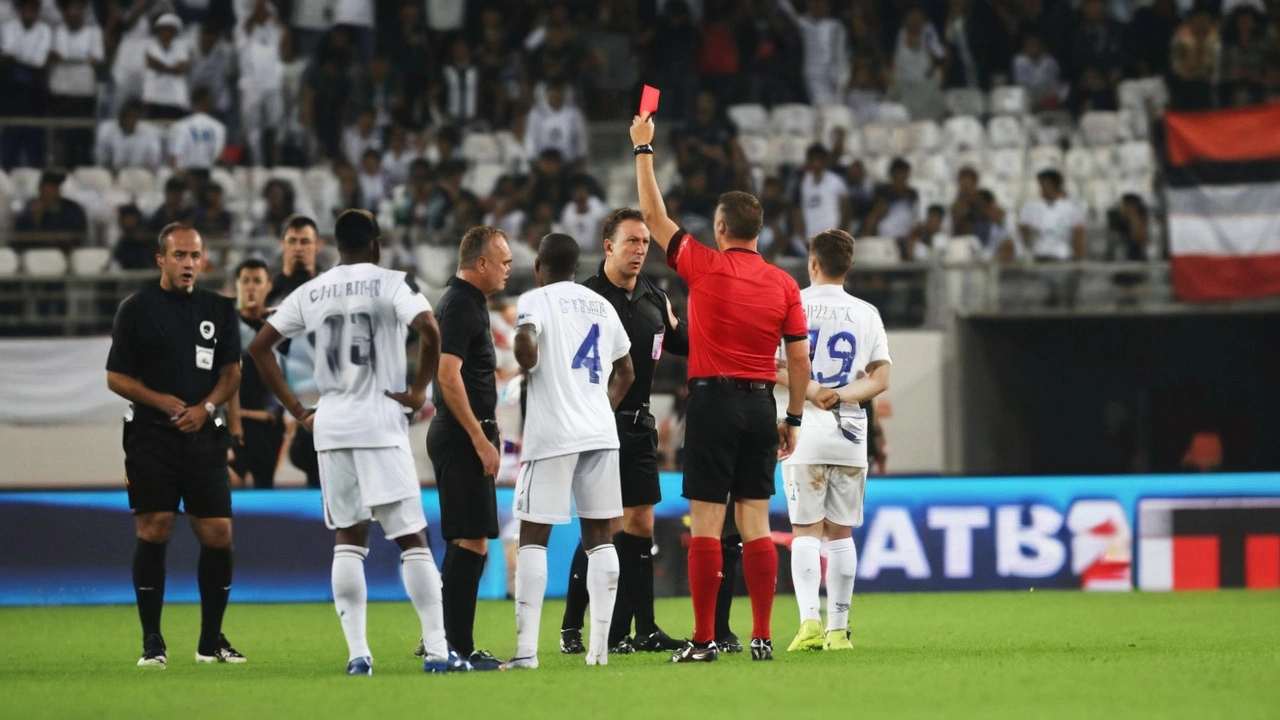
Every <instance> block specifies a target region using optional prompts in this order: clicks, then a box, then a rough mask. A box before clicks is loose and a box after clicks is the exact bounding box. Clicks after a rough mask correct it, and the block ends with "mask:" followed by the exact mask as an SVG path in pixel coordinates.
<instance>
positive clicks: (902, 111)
mask: <svg viewBox="0 0 1280 720" xmlns="http://www.w3.org/2000/svg"><path fill="white" fill-rule="evenodd" d="M876 120H877V121H878V122H882V123H892V124H897V125H901V124H903V123H909V122H911V111H909V110H907V106H906V105H903V104H902V103H894V102H882V103H880V104H879V105H877V106H876Z"/></svg>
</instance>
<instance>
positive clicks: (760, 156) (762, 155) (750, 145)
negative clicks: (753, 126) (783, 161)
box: [738, 135, 769, 165]
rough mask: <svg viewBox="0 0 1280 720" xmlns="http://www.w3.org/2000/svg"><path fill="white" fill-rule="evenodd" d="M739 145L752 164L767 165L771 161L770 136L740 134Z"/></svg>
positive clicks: (748, 161)
mask: <svg viewBox="0 0 1280 720" xmlns="http://www.w3.org/2000/svg"><path fill="white" fill-rule="evenodd" d="M738 145H739V146H741V147H742V154H743V156H744V157H746V159H747V163H748V164H750V165H765V164H767V163H768V162H769V138H767V137H764V136H761V135H739V136H738Z"/></svg>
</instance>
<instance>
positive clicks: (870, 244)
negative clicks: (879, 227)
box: [854, 237, 902, 267]
mask: <svg viewBox="0 0 1280 720" xmlns="http://www.w3.org/2000/svg"><path fill="white" fill-rule="evenodd" d="M854 257H855V258H856V259H857V262H858V264H860V265H863V266H872V267H881V266H887V265H897V264H898V263H900V262H902V257H901V256H900V255H899V254H898V243H896V242H894V241H893V239H892V238H885V237H864V238H858V241H857V243H856V244H855V249H854Z"/></svg>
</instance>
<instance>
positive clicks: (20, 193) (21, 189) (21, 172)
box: [9, 167, 44, 204]
mask: <svg viewBox="0 0 1280 720" xmlns="http://www.w3.org/2000/svg"><path fill="white" fill-rule="evenodd" d="M43 172H44V171H43V170H40V169H38V168H29V167H20V168H14V169H12V170H10V171H9V179H10V180H12V181H13V199H14V200H15V201H20V202H22V203H23V204H26V202H27V201H28V200H30V199H31V198H33V197H35V196H36V194H37V193H38V192H39V191H40V175H41V173H43Z"/></svg>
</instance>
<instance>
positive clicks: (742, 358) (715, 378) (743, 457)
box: [631, 114, 809, 662]
mask: <svg viewBox="0 0 1280 720" xmlns="http://www.w3.org/2000/svg"><path fill="white" fill-rule="evenodd" d="M653 132H654V127H653V119H652V118H650V117H649V116H648V114H645V115H642V116H638V117H636V118H635V119H634V120H633V121H632V123H631V141H632V142H633V143H635V156H636V175H637V183H638V185H639V191H640V209H641V211H642V212H643V213H644V221H645V224H647V225H648V226H649V229H650V231H651V232H652V233H653V239H654V241H655V242H657V243H658V244H659V245H661V246H662V249H663V250H665V251H666V253H667V264H668V265H670V266H671V267H672V268H673V269H674V270H675V271H676V272H677V273H678V274H679V275H680V277H681V278H683V279H684V281H685V283H686V284H687V285H688V286H689V403H688V406H687V411H686V413H687V414H686V416H685V418H686V426H685V451H684V493H683V494H684V496H685V497H686V498H688V500H689V514H690V517H691V526H690V530H691V533H692V535H693V539H692V541H691V542H690V543H689V590H690V594H692V595H693V615H694V631H693V640H692V641H691V642H690V643H689V644H688V645H687V646H686V647H685V648H684V649H683V650H681V651H680V652H678V653H676V654H675V655H674V656H673V657H672V658H671V660H672V661H673V662H711V661H713V660H715V659H716V657H717V656H718V655H719V649H718V648H717V647H716V643H715V614H716V594H717V592H718V591H719V589H720V570H721V555H720V530H721V527H722V526H723V525H724V514H725V504H726V501H727V500H729V499H730V498H731V499H732V500H733V503H734V517H735V519H736V520H737V522H738V531H739V532H740V533H741V535H742V574H743V577H744V578H745V579H746V581H747V590H748V592H749V593H750V595H751V615H752V618H753V620H754V628H753V630H752V633H751V636H752V637H751V659H752V660H772V659H773V643H772V641H771V640H770V638H769V635H770V631H769V616H770V614H771V613H772V612H773V593H774V585H775V583H776V581H777V577H778V550H777V548H776V547H774V544H773V539H772V538H771V537H770V534H769V498H770V497H771V496H772V495H773V493H774V470H775V468H776V466H777V462H778V460H780V459H783V458H786V457H787V456H789V455H790V454H791V451H792V450H794V449H795V446H796V437H797V434H798V433H799V428H800V417H801V413H802V412H803V411H804V391H805V388H806V387H808V385H809V335H808V332H809V329H808V322H807V320H806V319H805V315H804V307H803V306H802V305H801V304H800V288H799V287H798V286H797V285H796V281H795V280H794V279H793V278H792V277H791V276H790V275H788V274H786V273H785V272H783V271H782V270H780V269H778V268H777V267H775V266H773V265H770V264H769V263H767V262H765V260H764V258H762V257H760V253H758V252H756V240H757V237H758V236H759V234H760V227H761V224H762V222H763V213H762V211H761V209H760V201H759V200H756V199H755V198H754V197H752V196H751V195H750V194H748V193H744V192H728V193H725V194H723V195H721V196H720V203H719V204H718V205H717V206H716V213H715V220H714V225H713V226H714V228H715V234H716V250H712V249H710V248H708V247H706V246H704V245H702V244H700V243H699V242H698V241H697V240H695V239H693V237H691V236H690V235H689V234H688V233H685V232H684V231H683V230H681V229H680V228H679V227H678V226H677V225H676V224H675V222H674V221H672V220H671V218H669V217H667V209H666V207H665V206H664V204H663V202H662V191H661V190H659V189H658V181H657V178H656V177H655V176H654V174H653V145H652V144H651V143H652V142H653ZM780 340H781V341H785V342H786V356H787V373H788V376H789V377H790V379H791V382H790V383H789V385H790V386H791V387H790V398H789V402H788V403H787V415H786V418H785V419H784V420H782V421H778V420H777V406H776V404H775V403H774V400H773V381H774V379H775V378H776V377H777V363H776V361H775V357H776V354H777V348H778V343H779V341H780Z"/></svg>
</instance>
